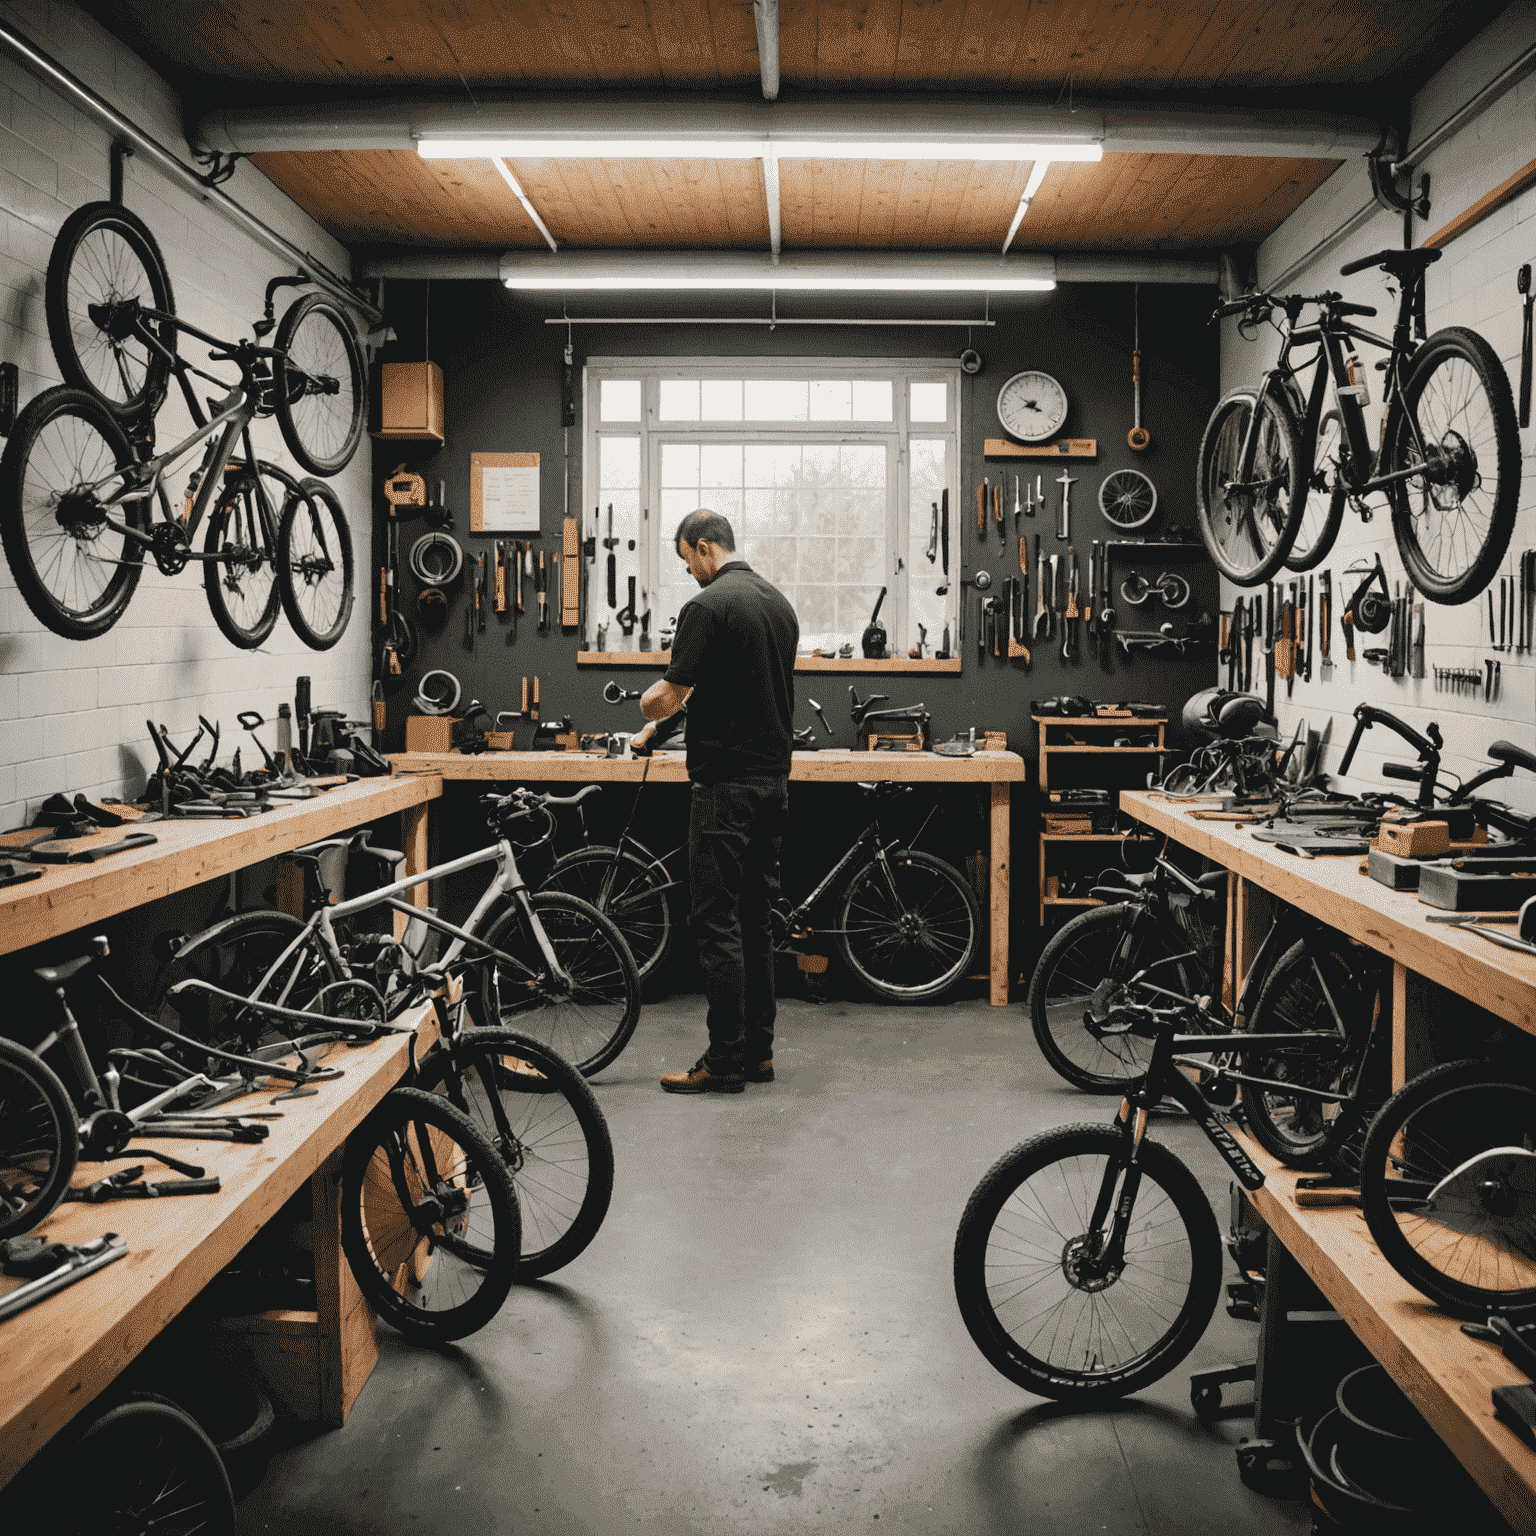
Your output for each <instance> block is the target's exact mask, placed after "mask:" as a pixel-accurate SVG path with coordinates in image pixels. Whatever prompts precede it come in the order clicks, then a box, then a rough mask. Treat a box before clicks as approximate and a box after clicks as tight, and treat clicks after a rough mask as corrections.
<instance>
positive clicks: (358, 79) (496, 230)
mask: <svg viewBox="0 0 1536 1536" xmlns="http://www.w3.org/2000/svg"><path fill="white" fill-rule="evenodd" d="M87 3H88V4H89V5H90V6H91V8H92V9H93V11H94V12H95V14H96V15H97V16H98V17H99V18H100V19H101V20H102V21H103V22H105V23H106V24H107V25H108V26H109V27H111V28H112V30H113V31H114V32H116V33H117V34H118V35H119V36H121V37H123V38H124V39H125V40H126V41H128V42H129V44H130V45H131V46H133V47H134V48H135V49H136V50H137V51H139V52H140V53H142V54H143V55H144V56H145V57H147V58H149V59H150V60H151V61H152V62H153V63H155V64H156V66H157V67H158V68H159V69H160V70H161V71H162V73H164V74H165V75H166V76H167V78H169V79H170V80H171V81H172V83H173V84H174V85H176V86H177V87H178V89H180V90H181V91H182V93H183V95H184V97H185V98H186V100H187V102H188V105H189V108H190V109H192V110H199V109H202V108H206V107H209V106H213V105H228V104H237V103H256V102H266V101H272V100H273V99H274V93H273V89H272V88H273V87H274V86H280V87H282V88H284V89H283V93H282V95H283V96H286V97H288V99H334V98H337V97H340V96H346V95H354V96H355V95H364V96H367V95H388V94H391V93H395V92H407V91H408V92H410V93H412V94H443V93H452V94H457V93H460V92H463V93H465V94H466V95H467V96H469V97H473V95H474V92H475V91H476V90H477V89H489V88H492V87H502V88H507V87H512V88H518V87H524V88H526V87H539V88H549V89H561V90H567V91H569V90H571V89H573V88H574V89H577V90H581V91H587V92H600V91H601V90H602V89H603V88H604V87H608V88H613V89H624V90H634V89H637V88H639V89H650V90H658V91H666V90H678V91H697V90H701V89H703V90H714V91H720V90H725V91H727V92H730V93H733V94H746V95H755V94H756V93H757V87H758V57H757V37H756V31H755V28H754V24H753V17H752V5H751V0H543V3H532V0H87ZM1500 9H1502V5H1501V4H1500V3H1496V0H1486V3H1476V0H1472V3H1469V0H1413V3H1411V4H1405V3H1402V0H781V4H780V72H781V77H782V81H783V92H784V94H785V95H786V96H789V95H793V94H794V93H795V92H797V91H800V92H805V91H816V92H820V93H823V94H826V93H835V92H839V91H841V92H859V91H880V90H893V89H894V90H904V91H912V90H924V89H932V90H939V91H951V92H952V91H954V90H956V89H961V88H963V89H967V90H977V91H980V92H983V93H986V92H1003V91H1010V92H1011V91H1022V92H1030V93H1033V94H1036V95H1038V94H1039V93H1042V92H1044V93H1049V94H1050V95H1053V96H1054V95H1055V94H1056V93H1058V92H1060V91H1062V90H1064V89H1070V90H1071V91H1072V92H1074V93H1080V94H1082V95H1083V96H1085V97H1087V96H1090V95H1092V94H1094V93H1097V94H1100V95H1103V94H1111V93H1113V94H1120V95H1125V94H1127V93H1136V94H1143V93H1146V95H1147V99H1148V100H1149V101H1156V100H1157V99H1158V97H1159V96H1161V97H1164V98H1168V97H1177V98H1180V99H1183V100H1186V101H1188V100H1191V99H1196V100H1197V99H1199V98H1200V96H1201V95H1202V93H1213V94H1214V96H1215V98H1216V99H1226V100H1235V101H1247V102H1252V103H1258V104H1263V103H1266V102H1267V103H1270V104H1306V105H1311V106H1322V107H1327V106H1329V105H1335V106H1337V107H1339V108H1340V109H1341V110H1347V111H1349V112H1353V113H1360V112H1366V111H1369V110H1370V109H1371V101H1372V99H1373V93H1376V94H1377V95H1380V96H1381V97H1382V98H1383V99H1386V98H1391V99H1401V96H1402V94H1403V93H1404V92H1406V91H1408V90H1410V89H1412V88H1413V87H1414V86H1416V85H1417V84H1418V83H1419V82H1420V81H1421V80H1422V79H1423V78H1425V77H1427V75H1428V74H1429V73H1430V72H1431V71H1432V69H1433V68H1434V67H1435V66H1436V65H1437V64H1438V63H1439V62H1440V61H1441V60H1442V59H1443V58H1444V57H1445V56H1446V55H1447V54H1448V53H1449V52H1450V51H1453V50H1454V48H1455V47H1456V46H1459V44H1460V43H1461V42H1462V41H1465V40H1466V39H1467V38H1469V37H1470V36H1472V35H1473V33H1475V32H1476V31H1477V30H1478V29H1479V28H1480V27H1481V26H1482V25H1483V24H1485V23H1486V22H1487V20H1489V19H1490V18H1491V17H1492V16H1493V15H1494V14H1496V13H1497V12H1498V11H1499V10H1500ZM278 99H282V98H281V97H279V98H278ZM255 163H256V164H257V165H258V166H259V168H260V169H261V170H262V171H263V172H264V173H265V174H266V175H267V176H268V177H270V178H271V180H272V181H273V182H275V183H276V184H277V185H278V186H279V187H281V188H282V189H283V190H284V191H286V192H287V193H288V194H289V195H290V196H291V197H293V198H294V200H295V201H296V202H297V203H298V204H299V205H300V206H301V207H303V208H305V209H306V210H307V211H308V212H310V213H311V214H312V215H314V217H316V218H317V219H318V220H319V221H320V222H321V223H322V224H323V225H325V226H326V228H328V229H329V230H331V231H332V232H333V233H334V234H335V235H337V236H338V237H339V238H341V239H342V240H344V241H346V242H348V243H352V244H369V245H415V246H442V245H452V246H461V247H475V246H486V247H497V246H514V247H515V246H527V247H537V246H539V245H541V244H542V243H543V242H542V238H541V236H540V235H539V233H538V231H537V230H536V229H535V228H534V226H533V224H532V222H531V221H530V220H529V218H528V216H527V215H526V214H525V213H524V211H523V210H522V208H521V207H520V206H519V204H518V203H517V201H516V199H515V198H514V197H513V196H512V194H511V193H510V191H509V190H508V189H507V187H506V185H505V184H504V183H503V182H502V181H501V179H500V178H499V177H498V176H497V174H496V172H495V170H494V168H493V167H491V166H490V165H489V164H488V163H486V162H482V161H423V160H421V159H419V158H418V157H417V156H415V155H412V154H409V153H406V152H385V151H374V152H368V153H361V152H347V153H335V152H325V151H318V152H309V153H283V154H263V155H258V156H256V157H255ZM1337 164H1338V162H1336V161H1327V160H1291V159H1283V160H1282V159H1257V158H1240V159H1239V158H1232V159H1227V158H1222V157H1216V156H1208V155H1205V156H1203V155H1171V154H1164V155H1155V156H1154V155H1140V154H1109V155H1106V156H1105V158H1104V160H1103V161H1102V162H1101V163H1100V164H1097V165H1087V164H1057V165H1054V166H1053V167H1052V168H1051V170H1050V171H1049V173H1048V174H1047V176H1046V179H1045V182H1044V184H1043V186H1042V187H1041V189H1040V192H1039V194H1038V196H1037V197H1036V199H1035V201H1034V203H1033V205H1032V206H1031V208H1030V210H1029V214H1028V217H1027V218H1026V219H1025V220H1024V222H1023V224H1022V225H1021V226H1020V230H1019V234H1018V237H1017V239H1016V241H1015V245H1016V247H1017V248H1018V249H1021V250H1029V249H1049V250H1068V249H1076V250H1138V249H1140V250H1149V249H1191V248H1199V247H1212V246H1218V245H1225V244H1230V243H1234V242H1244V241H1257V240H1260V239H1262V238H1263V237H1264V236H1265V235H1267V234H1268V233H1269V232H1270V231H1271V230H1273V229H1274V228H1275V227H1276V226H1277V225H1278V224H1279V223H1280V222H1281V221H1282V220H1284V219H1285V217H1286V216H1287V215H1288V214H1289V213H1291V212H1292V211H1293V210H1294V209H1295V208H1296V206H1297V205H1298V204H1299V203H1300V202H1301V201H1302V200H1303V199H1304V198H1306V197H1307V196H1308V195H1309V194H1310V193H1311V192H1312V191H1313V190H1314V189H1315V188H1316V187H1317V186H1318V185H1320V184H1321V183H1322V182H1323V181H1324V180H1326V179H1327V177H1328V176H1329V175H1330V174H1331V173H1332V171H1333V170H1334V168H1335V166H1336V165H1337ZM512 168H513V170H514V172H515V174H516V175H517V177H518V179H519V181H520V182H521V183H522V185H523V188H524V190H525V191H526V192H527V194H528V196H529V198H530V199H531V200H532V202H533V204H534V206H535V207H536V208H537V209H538V210H539V212H540V214H541V216H542V217H543V218H544V220H545V222H546V223H547V224H548V225H549V227H550V229H551V230H552V232H553V233H554V235H555V238H556V239H557V240H558V241H559V242H560V243H561V245H562V246H566V245H569V246H571V247H573V248H581V247H593V248H596V247H624V246H650V247H658V246H659V247H669V246H679V247H694V248H712V247H720V248H751V249H762V248H764V247H765V246H766V244H767V241H768V222H767V214H766V209H765V205H764V194H763V185H762V178H761V172H760V169H759V167H758V165H757V163H756V162H753V161H735V162H731V161H712V160H676V161H646V160H608V161H594V160H588V161H569V160H566V161H550V160H526V161H518V162H515V163H514V164H513V167H512ZM1028 171H1029V167H1028V166H1027V165H998V164H975V165H970V164H960V163H937V162H927V161H908V162H903V161H869V162H829V163H815V164H813V163H811V162H808V161H796V160H784V161H782V162H781V172H780V179H781V207H782V218H783V239H784V245H785V248H786V249H793V248H795V247H804V246H826V247H839V246H866V247H888V248H902V247H908V248H917V247H923V248H946V249H992V248H996V247H997V246H998V245H999V244H1000V243H1001V240H1002V237H1003V234H1004V233H1005V232H1006V230H1007V227H1008V223H1009V221H1010V219H1011V218H1012V216H1013V212H1014V209H1015V208H1016V206H1017V204H1018V199H1019V194H1020V192H1021V191H1022V189H1023V185H1024V181H1025V179H1026V177H1027V175H1028Z"/></svg>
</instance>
